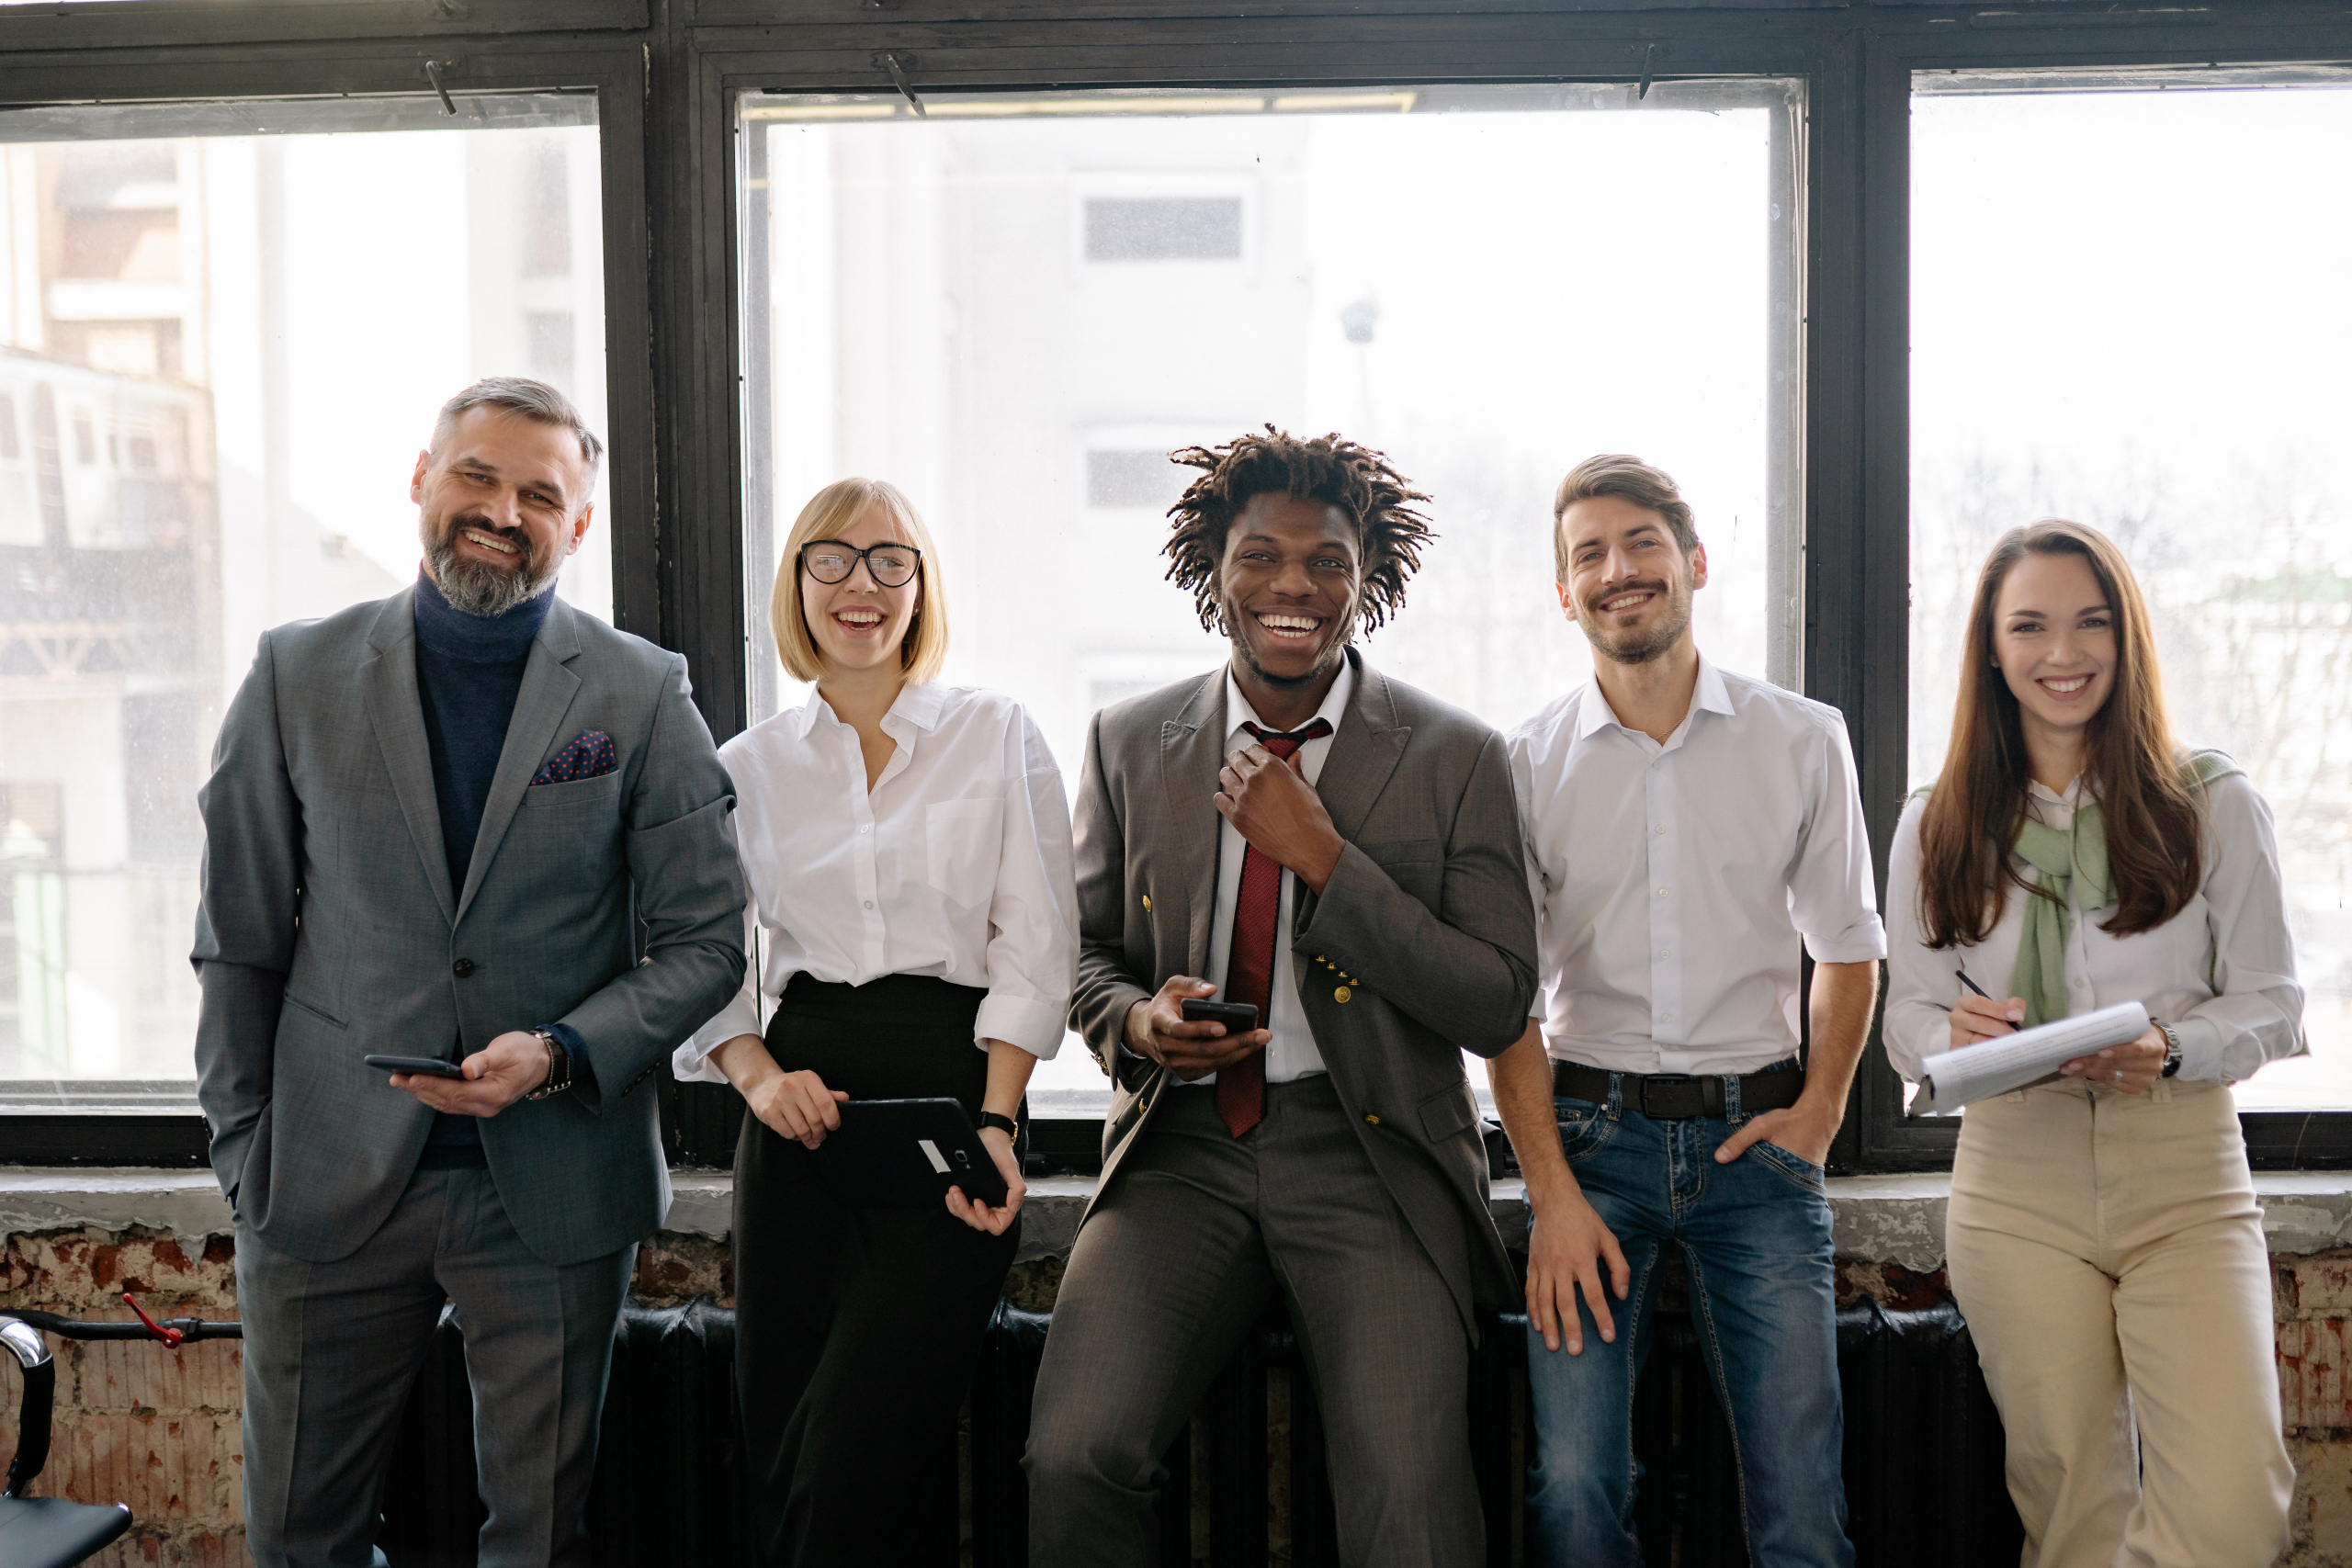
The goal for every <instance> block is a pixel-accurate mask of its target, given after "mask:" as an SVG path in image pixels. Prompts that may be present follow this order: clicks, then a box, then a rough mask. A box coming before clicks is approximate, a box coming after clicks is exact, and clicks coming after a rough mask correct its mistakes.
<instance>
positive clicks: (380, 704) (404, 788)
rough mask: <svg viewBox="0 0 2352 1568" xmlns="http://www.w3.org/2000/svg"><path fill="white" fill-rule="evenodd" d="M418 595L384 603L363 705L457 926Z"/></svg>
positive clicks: (446, 913) (432, 878) (427, 869)
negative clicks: (419, 676)
mask: <svg viewBox="0 0 2352 1568" xmlns="http://www.w3.org/2000/svg"><path fill="white" fill-rule="evenodd" d="M415 594H416V590H415V589H413V588H403V589H402V590H401V591H400V592H398V593H395V594H393V595H392V596H391V597H390V599H387V600H385V601H384V608H383V610H382V611H381V613H379V615H377V617H376V625H375V628H374V629H373V630H372V631H370V632H369V633H368V649H369V653H368V662H367V663H365V664H363V665H361V666H360V671H359V689H360V692H361V694H362V695H361V701H362V702H363V703H365V704H366V705H367V708H368V723H369V724H370V725H371V726H373V727H374V728H375V731H376V745H377V748H378V750H381V751H382V752H383V754H384V767H385V770H386V771H387V772H388V773H390V774H391V776H392V793H393V795H396V796H398V797H399V799H400V803H401V817H402V818H404V819H405V820H406V821H407V823H408V833H409V837H410V839H411V840H414V842H415V844H416V855H417V858H418V859H419V860H421V861H423V862H424V875H425V880H426V881H428V882H430V883H431V884H432V885H433V897H435V899H436V900H438V901H439V903H440V905H441V918H442V919H445V920H447V921H449V922H450V923H451V924H453V925H454V924H455V923H456V922H457V919H458V907H457V902H456V900H455V899H454V898H453V897H451V893H450V887H449V857H448V855H447V852H445V851H444V850H443V849H442V847H441V807H440V803H439V801H438V799H437V798H436V797H435V795H434V793H433V748H432V744H431V742H429V741H428V740H426V739H425V736H424V703H423V701H422V700H421V699H419V697H418V696H417V694H416V646H415V638H416V612H415V609H414V607H413V601H414V597H415Z"/></svg>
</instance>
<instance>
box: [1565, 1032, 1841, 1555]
mask: <svg viewBox="0 0 2352 1568" xmlns="http://www.w3.org/2000/svg"><path fill="white" fill-rule="evenodd" d="M1724 1089H1725V1104H1724V1111H1725V1114H1724V1115H1723V1116H1719V1117H1703V1118H1702V1117H1693V1118H1691V1119H1689V1120H1677V1121H1653V1120H1651V1119H1650V1118H1649V1117H1647V1116H1645V1115H1643V1114H1642V1113H1641V1111H1640V1109H1639V1108H1638V1106H1635V1105H1629V1104H1627V1103H1626V1102H1625V1083H1624V1079H1623V1076H1622V1075H1618V1074H1611V1076H1610V1083H1609V1100H1608V1103H1606V1104H1598V1105H1597V1104H1594V1103H1593V1102H1591V1101H1589V1100H1554V1101H1553V1108H1554V1110H1555V1111H1556V1112H1557V1113H1558V1116H1559V1121H1560V1141H1561V1144H1562V1145H1563V1146H1564V1147H1565V1149H1566V1153H1567V1156H1568V1164H1569V1166H1570V1167H1571V1168H1573V1169H1574V1170H1575V1171H1576V1175H1577V1182H1578V1183H1579V1184H1580V1185H1582V1187H1583V1188H1584V1195H1585V1197H1586V1199H1587V1200H1588V1201H1590V1202H1591V1204H1592V1206H1593V1208H1594V1209H1596V1210H1597V1211H1599V1212H1600V1217H1601V1219H1602V1220H1603V1221H1604V1222H1605V1223H1606V1224H1608V1226H1609V1228H1610V1230H1611V1231H1612V1232H1613V1233H1615V1235H1616V1237H1617V1244H1618V1246H1620V1247H1623V1249H1624V1252H1625V1262H1626V1265H1627V1267H1628V1268H1629V1269H1632V1271H1633V1290H1632V1293H1631V1295H1630V1297H1629V1298H1628V1299H1627V1300H1626V1301H1624V1302H1623V1303H1617V1302H1612V1303H1611V1314H1612V1315H1613V1316H1614V1317H1615V1318H1616V1322H1617V1342H1616V1343H1615V1344H1613V1345H1610V1344H1603V1343H1602V1342H1601V1338H1600V1333H1599V1331H1598V1330H1597V1329H1596V1328H1595V1327H1594V1325H1593V1319H1592V1314H1591V1312H1590V1311H1589V1309H1588V1308H1587V1307H1586V1306H1585V1304H1584V1303H1583V1302H1582V1301H1581V1300H1578V1301H1577V1303H1576V1310H1577V1312H1578V1313H1579V1314H1582V1316H1583V1319H1584V1353H1583V1354H1582V1355H1580V1356H1571V1355H1569V1354H1568V1351H1567V1347H1566V1344H1565V1343H1563V1344H1562V1346H1561V1348H1559V1349H1557V1350H1547V1349H1545V1348H1544V1336H1543V1335H1542V1333H1541V1332H1540V1331H1538V1330H1537V1329H1536V1328H1535V1327H1534V1326H1533V1325H1532V1324H1531V1325H1530V1326H1529V1329H1528V1337H1527V1362H1528V1382H1529V1391H1530V1398H1531V1400H1532V1404H1533V1405H1534V1414H1535V1432H1536V1440H1537V1449H1536V1457H1535V1460H1534V1461H1533V1463H1532V1464H1531V1465H1530V1467H1529V1472H1528V1487H1527V1501H1528V1506H1529V1509H1530V1510H1531V1512H1532V1514H1533V1516H1534V1519H1533V1524H1532V1539H1531V1540H1530V1541H1529V1548H1530V1551H1529V1561H1530V1562H1535V1563H1542V1564H1545V1565H1547V1568H1548V1565H1555V1564H1557V1565H1566V1564H1570V1563H1574V1564H1577V1568H1639V1564H1640V1563H1641V1562H1642V1549H1641V1541H1640V1539H1639V1537H1637V1536H1636V1535H1635V1534H1634V1486H1635V1483H1637V1482H1638V1481H1639V1479H1640V1477H1641V1465H1640V1464H1639V1463H1638V1462H1637V1461H1635V1460H1634V1424H1633V1410H1634V1380H1635V1379H1636V1378H1638V1377H1639V1376H1640V1375H1641V1370H1642V1363H1643V1362H1644V1361H1645V1360H1646V1359H1648V1356H1649V1348H1650V1313H1651V1308H1652V1307H1653V1305H1654V1304H1655V1303H1656V1302H1657V1282H1658V1272H1659V1264H1660V1263H1661V1262H1662V1261H1663V1260H1664V1258H1665V1255H1666V1247H1667V1244H1668V1242H1672V1243H1674V1244H1675V1245H1676V1246H1679V1247H1681V1249H1682V1256H1683V1259H1684V1262H1685V1265H1686V1267H1687V1268H1688V1269H1689V1270H1690V1275H1691V1320H1692V1323H1691V1326H1692V1327H1693V1328H1694V1329H1695V1330H1696V1331H1697V1333H1698V1336H1699V1343H1700V1345H1701V1346H1702V1348H1703V1349H1704V1351H1705V1354H1706V1359H1707V1370H1708V1371H1709V1373H1710V1374H1711V1375H1712V1376H1713V1379H1714V1382H1715V1393H1716V1394H1717V1396H1718V1397H1719V1398H1720V1399H1721V1400H1722V1401H1723V1406H1724V1415H1725V1416H1728V1417H1729V1419H1730V1423H1731V1431H1732V1440H1733V1447H1734V1452H1735V1453H1736V1457H1737V1460H1738V1463H1739V1498H1740V1513H1741V1524H1742V1526H1743V1528H1744V1529H1745V1530H1746V1532H1747V1551H1748V1559H1749V1561H1750V1562H1754V1563H1755V1564H1756V1568H1800V1565H1802V1568H1851V1564H1852V1562H1853V1561H1854V1549H1853V1546H1852V1544H1851V1543H1850V1542H1849V1541H1848V1540H1847V1539H1846V1492H1845V1486H1844V1483H1843V1482H1842V1480H1841V1477H1840V1468H1839V1460H1840V1455H1841V1450H1842V1448H1843V1446H1844V1436H1845V1421H1844V1413H1843V1408H1842V1406H1841V1404H1840V1402H1839V1399H1838V1324H1837V1293H1836V1289H1835V1282H1834V1277H1833V1273H1832V1267H1831V1253H1830V1243H1829V1205H1828V1202H1827V1201H1826V1199H1825V1197H1824V1196H1823V1190H1822V1172H1821V1168H1820V1167H1818V1166H1815V1165H1813V1164H1810V1163H1809V1162H1807V1161H1805V1160H1804V1159H1801V1158H1799V1157H1798V1156H1795V1155H1793V1154H1791V1153H1790V1152H1789V1151H1788V1150H1786V1149H1783V1148H1780V1147H1778V1146H1776V1145H1771V1144H1766V1143H1759V1144H1756V1145H1752V1146H1751V1147H1750V1148H1749V1149H1748V1151H1747V1154H1745V1155H1744V1156H1741V1157H1740V1158H1739V1159H1737V1160H1736V1161H1734V1162H1733V1163H1732V1164H1730V1165H1727V1166H1723V1165H1717V1164H1716V1163H1715V1157H1714V1156H1715V1148H1716V1146H1717V1145H1720V1144H1721V1143H1722V1142H1723V1141H1724V1138H1725V1137H1727V1136H1728V1135H1729V1134H1730V1133H1731V1130H1732V1129H1733V1128H1735V1127H1737V1126H1739V1125H1740V1124H1741V1123H1742V1122H1746V1121H1747V1120H1748V1118H1747V1116H1746V1115H1744V1114H1742V1113H1741V1111H1740V1109H1739V1099H1738V1094H1739V1086H1738V1084H1737V1082H1736V1081H1733V1082H1729V1083H1726V1084H1725V1086H1724ZM1602 1277H1603V1279H1604V1280H1605V1279H1606V1277H1607V1265H1606V1263H1605V1262H1604V1264H1603V1266H1602ZM1563 1304H1564V1306H1565V1304H1566V1303H1563Z"/></svg>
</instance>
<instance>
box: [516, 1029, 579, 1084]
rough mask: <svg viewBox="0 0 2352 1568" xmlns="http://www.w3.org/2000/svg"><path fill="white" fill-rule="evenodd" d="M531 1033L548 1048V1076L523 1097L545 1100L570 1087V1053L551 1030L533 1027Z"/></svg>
mask: <svg viewBox="0 0 2352 1568" xmlns="http://www.w3.org/2000/svg"><path fill="white" fill-rule="evenodd" d="M531 1034H532V1036H533V1037H534V1038H535V1039H537V1041H538V1042H539V1043H541V1044H542V1045H545V1046H546V1047H547V1048H548V1076H547V1081H546V1082H545V1083H542V1084H541V1085H539V1087H538V1088H537V1089H533V1090H532V1091H531V1092H530V1093H528V1094H526V1095H525V1096H524V1097H523V1098H524V1099H526V1100H545V1099H547V1098H548V1096H549V1095H552V1094H561V1093H562V1092H563V1091H564V1090H565V1089H570V1088H571V1052H569V1051H567V1050H565V1049H564V1048H563V1042H562V1041H560V1040H558V1039H557V1038H556V1037H555V1033H554V1032H553V1031H552V1030H546V1029H534V1030H533V1031H531Z"/></svg>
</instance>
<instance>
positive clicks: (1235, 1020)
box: [1184, 1001, 1258, 1034]
mask: <svg viewBox="0 0 2352 1568" xmlns="http://www.w3.org/2000/svg"><path fill="white" fill-rule="evenodd" d="M1184 1021H1185V1022H1186V1023H1221V1024H1223V1025H1225V1032H1227V1034H1247V1033H1249V1032H1250V1031H1251V1030H1253V1029H1255V1028H1257V1027H1258V1009H1257V1005H1256V1004H1255V1003H1253V1002H1210V1001H1188V1002H1186V1003H1185V1004H1184Z"/></svg>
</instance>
